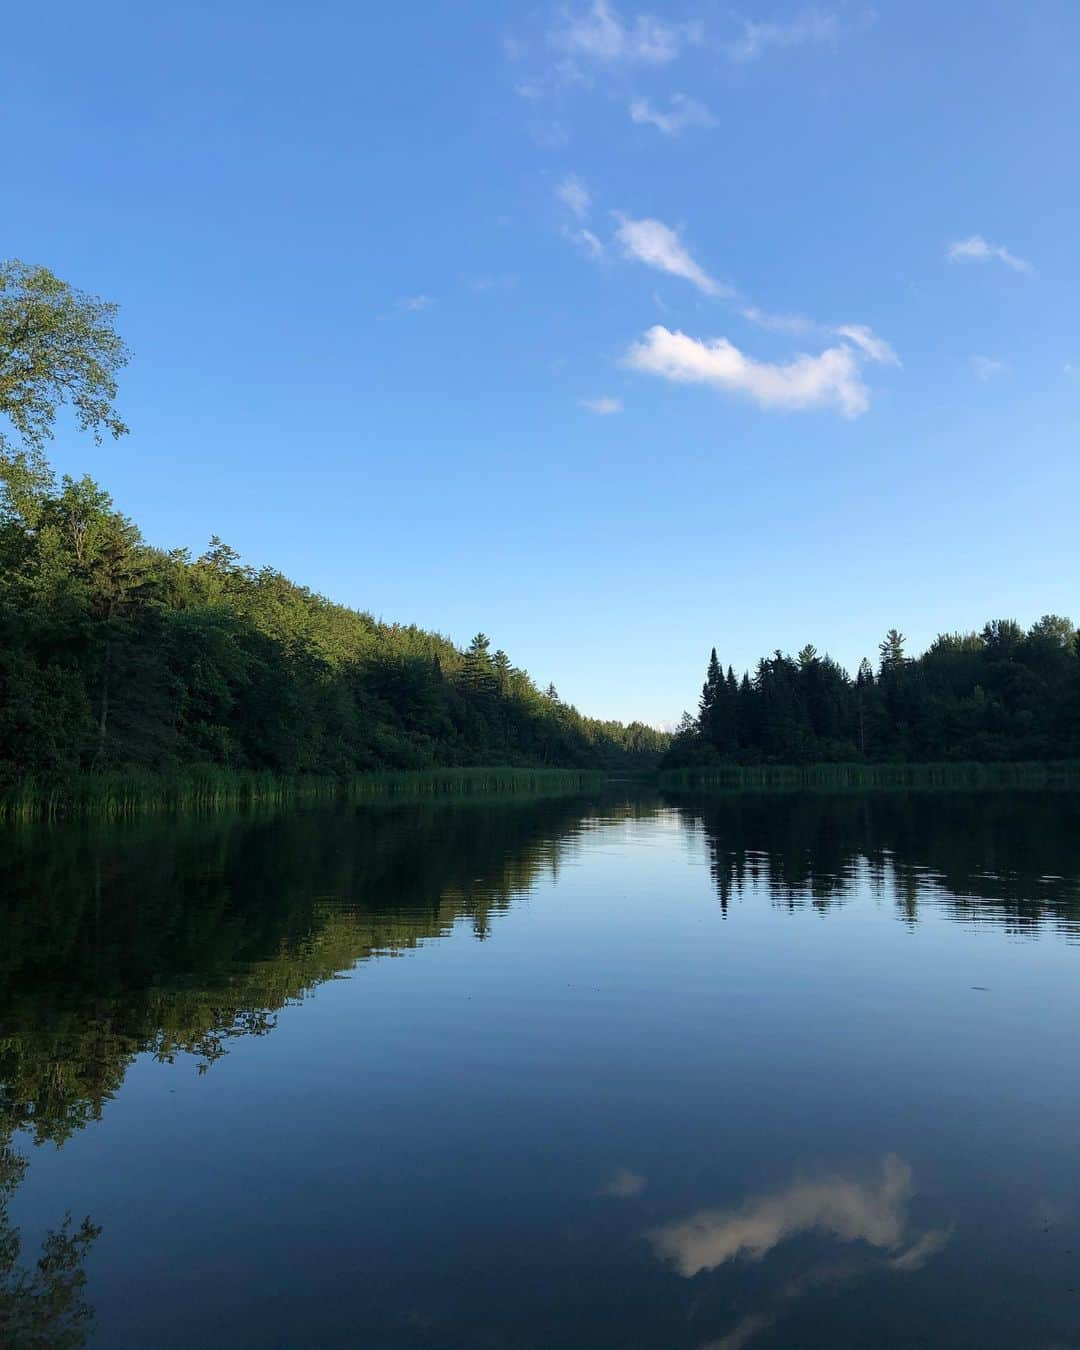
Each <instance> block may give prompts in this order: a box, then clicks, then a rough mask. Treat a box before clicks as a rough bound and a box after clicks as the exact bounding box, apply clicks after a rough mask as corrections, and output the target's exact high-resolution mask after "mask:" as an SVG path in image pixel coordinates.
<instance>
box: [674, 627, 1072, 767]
mask: <svg viewBox="0 0 1080 1350" xmlns="http://www.w3.org/2000/svg"><path fill="white" fill-rule="evenodd" d="M879 652H880V665H879V670H878V673H877V674H876V675H875V674H874V670H873V668H872V666H871V665H870V662H869V661H867V660H865V659H864V660H863V661H862V662H861V663H860V665H859V670H858V674H857V676H856V678H855V679H854V680H852V679H851V678H850V677H849V675H848V674H847V672H846V671H845V670H843V669H842V668H841V667H840V666H839V665H837V663H836V662H835V661H833V660H832V659H831V658H830V657H828V656H819V655H818V652H817V649H816V648H815V647H813V646H812V645H807V646H805V647H804V648H803V649H802V651H801V652H800V653H799V655H798V658H797V659H796V658H792V657H790V656H786V655H784V653H783V652H780V651H776V652H774V653H773V655H772V656H771V657H763V658H762V659H761V661H759V662H758V665H757V668H756V670H755V672H754V675H753V678H752V679H751V678H749V677H748V676H747V677H744V679H743V681H742V683H741V685H736V683H735V680H734V676H733V674H732V673H731V672H730V671H729V674H728V678H727V679H726V680H724V681H723V682H722V683H721V682H719V681H718V678H717V672H718V669H719V666H718V663H717V660H716V652H715V649H714V651H713V653H712V655H711V656H710V658H709V664H708V670H707V674H706V682H705V689H704V691H703V694H702V701H701V706H700V709H699V713H698V716H697V717H696V718H691V717H689V716H688V717H686V718H684V721H683V725H682V726H681V727H680V729H679V733H678V734H677V736H676V737H675V739H674V741H673V743H672V746H671V749H670V751H669V753H668V755H667V756H666V758H665V761H664V768H665V769H681V768H694V767H698V768H701V769H703V770H705V771H711V770H712V769H713V768H715V767H716V766H718V765H722V764H723V765H744V766H746V765H756V764H766V765H769V764H772V765H779V764H792V765H805V764H812V763H853V762H854V763H858V762H865V761H869V762H875V763H879V762H887V763H905V762H912V763H932V762H938V761H941V762H946V763H954V762H955V763H965V762H970V761H974V762H980V763H984V762H995V761H997V762H1021V761H1053V760H1070V759H1078V758H1080V635H1078V633H1077V630H1076V628H1075V626H1074V625H1073V623H1072V621H1071V620H1070V619H1065V618H1062V617H1060V616H1059V615H1053V614H1048V615H1044V616H1043V617H1042V618H1041V619H1039V620H1038V622H1037V623H1034V624H1033V625H1032V626H1031V628H1030V629H1029V630H1028V631H1027V632H1026V633H1025V632H1024V631H1023V629H1021V628H1020V626H1019V625H1018V624H1016V623H1015V622H1013V621H1012V620H1011V619H997V620H993V621H991V622H989V623H987V624H986V626H985V627H984V628H983V630H982V632H981V633H945V634H942V635H941V636H939V637H938V638H936V639H935V640H934V642H933V643H932V644H931V646H930V648H929V649H928V650H927V651H926V652H925V653H924V654H923V655H922V656H920V657H917V658H915V659H911V658H909V657H908V656H907V655H906V654H905V651H904V636H903V634H902V633H900V632H899V631H898V630H897V629H895V628H892V629H890V630H889V632H888V633H887V634H886V636H885V639H884V640H883V641H882V643H881V644H880V647H879Z"/></svg>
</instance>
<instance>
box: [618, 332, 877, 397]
mask: <svg viewBox="0 0 1080 1350" xmlns="http://www.w3.org/2000/svg"><path fill="white" fill-rule="evenodd" d="M625 360H626V364H627V365H628V366H630V367H631V369H633V370H639V371H642V372H643V373H645V374H649V375H658V376H660V378H661V379H665V380H670V381H672V382H673V383H675V384H707V385H711V386H712V387H713V388H715V389H720V390H723V391H724V392H727V393H740V394H745V395H747V396H749V397H750V398H752V399H753V400H754V402H755V403H757V404H758V406H759V407H761V408H764V409H766V410H767V411H774V410H779V411H785V412H795V411H804V410H807V409H812V408H830V407H831V408H836V409H837V410H838V411H839V412H840V413H841V414H842V415H843V416H844V417H848V418H854V417H858V416H859V415H860V414H861V413H864V412H866V410H867V409H868V408H869V406H870V393H869V390H868V389H867V387H866V385H865V384H864V383H863V381H862V375H861V372H860V370H859V363H858V360H857V358H856V356H855V354H854V352H852V350H851V348H850V347H846V346H840V347H829V348H827V349H826V350H825V351H823V352H822V353H821V354H820V355H819V356H808V355H800V356H796V357H794V358H793V359H792V360H791V361H787V362H784V363H782V364H778V363H773V362H769V361H757V360H755V359H754V358H753V357H750V356H746V355H745V354H744V353H743V352H741V351H740V350H739V349H738V347H736V346H735V344H734V343H732V342H729V341H728V339H727V338H713V339H711V340H709V341H707V342H701V341H698V340H697V339H696V338H692V337H688V336H687V335H686V334H685V333H680V332H674V333H673V332H671V331H670V330H669V329H667V328H665V327H664V326H663V324H654V326H653V327H652V328H650V329H649V330H648V331H647V332H646V333H645V336H644V338H643V339H642V341H641V342H637V343H634V344H633V345H632V346H631V347H630V350H629V351H628V352H627V354H626V358H625Z"/></svg>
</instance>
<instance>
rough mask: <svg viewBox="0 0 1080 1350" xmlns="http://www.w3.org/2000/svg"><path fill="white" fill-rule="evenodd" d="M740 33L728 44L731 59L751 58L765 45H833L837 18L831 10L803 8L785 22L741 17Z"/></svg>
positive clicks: (753, 58)
mask: <svg viewBox="0 0 1080 1350" xmlns="http://www.w3.org/2000/svg"><path fill="white" fill-rule="evenodd" d="M742 29H743V31H742V37H740V38H738V39H737V40H736V41H734V42H729V43H728V44H727V48H726V50H727V54H728V57H729V59H730V60H732V61H754V60H756V59H757V58H758V57H759V56H760V55H761V54H762V52H764V51H765V50H766V48H768V47H801V46H803V45H804V44H806V43H828V44H829V45H830V46H835V45H836V42H837V39H838V38H839V37H840V21H839V19H838V18H837V16H836V15H835V14H834V13H833V12H832V11H831V10H823V9H806V10H803V12H802V13H801V14H797V15H796V16H795V18H794V19H790V20H789V21H788V22H787V23H775V22H773V23H756V22H754V21H752V20H750V19H743V20H742Z"/></svg>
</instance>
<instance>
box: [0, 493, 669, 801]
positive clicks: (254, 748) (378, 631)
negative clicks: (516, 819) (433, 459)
mask: <svg viewBox="0 0 1080 1350" xmlns="http://www.w3.org/2000/svg"><path fill="white" fill-rule="evenodd" d="M666 740H667V738H666V737H665V736H664V735H663V734H662V733H661V732H658V731H656V730H655V729H653V728H651V727H647V726H643V725H640V724H632V725H630V726H623V725H621V724H620V723H617V722H604V721H598V720H596V719H593V718H588V717H584V716H582V714H581V713H579V712H578V711H577V709H576V708H574V707H573V706H571V705H570V704H568V703H565V702H563V700H562V699H560V697H559V695H558V693H557V691H556V690H555V689H554V688H553V687H550V686H549V687H548V688H547V689H546V690H541V689H539V688H537V686H536V684H535V683H534V682H533V680H532V679H531V678H530V677H529V675H528V674H527V673H526V672H525V671H524V670H521V669H519V668H517V667H516V666H515V665H514V664H513V663H512V662H511V660H510V658H509V657H508V656H507V654H506V653H505V652H504V651H501V650H495V651H493V650H492V646H491V643H490V641H489V639H488V638H487V637H486V636H485V635H484V634H483V633H478V634H477V635H476V637H475V638H473V640H472V642H471V643H470V645H469V646H468V648H467V649H465V650H464V651H462V650H460V649H459V648H458V647H456V646H455V645H454V643H452V642H451V641H449V640H448V639H447V638H445V637H442V636H441V635H439V634H437V633H432V632H427V631H425V630H423V629H420V628H417V627H415V626H412V625H402V624H391V623H384V622H381V621H378V620H376V619H375V618H373V617H372V616H371V615H370V614H368V613H362V612H358V611H356V610H353V609H349V608H346V607H345V606H343V605H337V604H334V603H332V602H331V601H329V600H326V599H324V598H323V597H322V596H319V595H316V594H314V593H313V592H312V591H310V590H308V589H307V588H306V587H303V586H300V585H297V584H296V583H294V582H292V581H290V580H289V579H288V578H287V577H285V576H283V575H282V574H281V573H280V572H278V571H276V570H275V569H273V568H271V567H263V568H253V567H249V566H245V565H244V564H243V562H242V561H241V560H240V558H239V557H238V556H237V554H236V553H235V552H234V550H232V549H231V548H229V547H228V546H227V545H226V544H224V543H222V542H221V540H220V539H217V538H215V539H213V540H212V541H211V544H210V546H209V548H208V549H206V551H205V552H203V553H201V554H199V555H198V556H197V557H192V556H191V555H190V554H189V553H188V552H186V551H185V550H172V551H167V550H163V549H159V548H155V547H153V546H151V545H149V544H147V543H146V542H145V541H144V540H143V539H142V537H141V535H140V533H139V531H138V529H137V528H136V527H135V525H134V524H133V523H132V522H131V521H130V520H128V519H127V518H126V517H124V516H123V515H122V514H120V513H119V512H117V511H116V510H115V509H114V507H113V504H112V502H111V500H110V498H109V495H108V494H107V493H106V492H105V491H103V490H102V489H101V488H100V487H99V486H98V485H97V484H96V483H94V482H93V481H92V480H91V479H89V478H83V479H81V480H80V481H77V482H76V481H73V480H72V479H70V478H65V479H63V481H62V482H61V483H60V484H58V485H56V484H45V485H42V484H36V485H35V486H34V488H33V490H27V489H26V488H25V485H24V488H23V490H22V491H20V492H18V493H14V492H12V491H10V490H8V491H4V492H3V493H2V494H0V787H3V786H5V785H11V784H13V783H15V782H18V781H20V780H21V779H24V778H26V777H28V776H29V777H33V778H34V779H36V780H40V781H42V782H56V781H60V782H62V781H63V780H65V779H67V778H70V777H71V776H72V775H75V774H78V773H86V772H97V771H104V770H115V769H146V770H153V771H159V772H168V771H169V770H171V769H175V768H176V767H178V766H182V765H188V764H196V763H197V764H218V765H224V766H228V767H230V768H235V769H259V770H270V771H273V772H275V773H279V774H283V775H292V774H338V775H347V774H352V773H355V772H358V771H363V770H368V769H376V768H425V767H429V766H437V765H461V764H521V765H536V764H550V765H559V766H582V767H597V768H610V767H626V766H635V765H636V766H643V767H644V766H649V765H652V764H655V763H656V762H657V760H658V759H659V757H660V755H661V753H662V752H663V750H664V748H665V746H666Z"/></svg>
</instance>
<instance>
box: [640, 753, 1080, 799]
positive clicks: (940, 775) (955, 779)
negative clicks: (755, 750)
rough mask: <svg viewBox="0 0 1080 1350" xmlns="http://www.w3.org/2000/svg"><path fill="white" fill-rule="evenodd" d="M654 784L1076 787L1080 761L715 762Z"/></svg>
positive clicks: (689, 788)
mask: <svg viewBox="0 0 1080 1350" xmlns="http://www.w3.org/2000/svg"><path fill="white" fill-rule="evenodd" d="M657 781H658V784H659V786H660V787H661V788H666V789H668V790H669V791H674V792H693V791H775V790H783V789H791V790H798V789H807V788H810V789H814V788H825V789H834V790H843V789H846V788H856V789H871V788H944V789H949V788H1028V789H1036V790H1037V789H1040V788H1070V787H1075V788H1080V763H1078V762H1076V761H1054V762H1050V761H1048V762H1046V763H1017V764H986V763H977V762H971V763H962V764H947V763H946V764H804V765H798V764H748V765H747V764H718V765H714V766H711V767H709V768H696V769H669V770H667V771H663V772H661V773H660V774H659V776H658V779H657Z"/></svg>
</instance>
